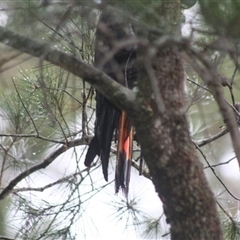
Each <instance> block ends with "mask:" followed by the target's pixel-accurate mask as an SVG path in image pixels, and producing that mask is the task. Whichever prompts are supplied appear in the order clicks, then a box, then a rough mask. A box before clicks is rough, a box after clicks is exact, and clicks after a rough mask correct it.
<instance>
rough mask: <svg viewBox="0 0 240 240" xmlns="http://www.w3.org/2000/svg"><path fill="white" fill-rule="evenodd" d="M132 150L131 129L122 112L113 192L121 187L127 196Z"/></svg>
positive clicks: (127, 119)
mask: <svg viewBox="0 0 240 240" xmlns="http://www.w3.org/2000/svg"><path fill="white" fill-rule="evenodd" d="M132 148H133V127H132V125H131V123H130V120H129V118H128V117H127V116H126V113H125V112H122V114H121V117H120V122H119V132H118V154H117V166H116V175H115V191H116V193H118V191H119V188H120V187H121V188H122V190H123V192H124V193H125V194H126V195H127V194H128V188H129V181H130V172H131V161H132Z"/></svg>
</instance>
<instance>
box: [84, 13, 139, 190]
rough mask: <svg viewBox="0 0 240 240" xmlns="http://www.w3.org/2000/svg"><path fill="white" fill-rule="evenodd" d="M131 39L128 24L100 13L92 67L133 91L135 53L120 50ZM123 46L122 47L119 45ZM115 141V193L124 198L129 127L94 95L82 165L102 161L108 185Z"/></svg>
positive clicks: (130, 136)
mask: <svg viewBox="0 0 240 240" xmlns="http://www.w3.org/2000/svg"><path fill="white" fill-rule="evenodd" d="M132 37H133V31H132V29H131V26H130V24H128V23H126V22H124V21H123V19H121V18H119V17H118V16H116V15H115V14H113V13H103V14H102V15H101V17H100V20H99V23H98V27H97V31H96V45H95V61H94V66H95V67H96V68H98V69H100V70H102V71H104V72H105V73H106V74H108V75H109V76H110V77H111V78H112V79H114V80H115V81H117V82H119V83H121V84H122V85H124V86H126V87H128V88H130V89H131V88H133V84H134V81H135V79H136V68H135V66H134V64H135V60H136V50H135V48H134V46H132V45H126V46H123V47H120V45H121V44H122V43H124V41H126V40H128V39H130V38H132ZM123 45H124V44H123ZM114 133H115V140H116V141H117V145H118V148H117V165H116V174H115V186H116V192H118V191H119V188H120V187H121V188H122V189H123V191H124V192H125V193H126V194H127V192H128V185H129V179H130V166H131V158H132V141H133V127H132V124H131V121H130V119H129V118H128V117H127V115H126V113H125V112H124V111H121V110H120V109H118V108H117V107H116V106H114V105H113V104H112V103H111V102H110V101H109V100H108V99H106V98H105V97H104V96H103V95H102V94H101V93H99V92H98V91H96V120H95V129H94V137H93V139H92V141H91V143H90V145H89V149H88V152H87V155H86V158H85V165H86V166H90V165H91V163H92V162H93V160H94V158H95V156H96V155H98V156H100V159H101V161H102V169H103V175H104V178H105V180H106V181H108V163H109V155H110V149H111V142H112V140H113V139H114Z"/></svg>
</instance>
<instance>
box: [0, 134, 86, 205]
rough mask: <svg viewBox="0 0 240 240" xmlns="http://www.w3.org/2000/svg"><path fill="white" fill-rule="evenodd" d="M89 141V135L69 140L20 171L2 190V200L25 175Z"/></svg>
mask: <svg viewBox="0 0 240 240" xmlns="http://www.w3.org/2000/svg"><path fill="white" fill-rule="evenodd" d="M88 143H89V137H83V138H80V139H76V140H72V141H69V142H68V143H66V144H64V145H61V146H60V147H59V148H58V149H57V150H56V151H54V152H52V153H51V154H50V155H49V156H48V157H47V158H45V159H43V161H42V162H41V163H39V164H36V165H34V166H32V167H31V168H29V169H26V170H25V171H23V172H22V173H20V174H19V175H18V176H17V177H15V178H14V179H13V180H12V181H11V182H10V183H9V184H8V186H7V187H6V188H4V190H3V191H2V192H1V194H0V200H1V199H3V198H5V197H6V196H7V195H9V194H10V193H11V192H12V190H13V188H14V187H15V186H16V185H17V184H18V183H19V182H20V181H22V180H23V179H24V178H25V177H27V176H29V175H30V174H32V173H34V172H36V171H38V170H40V169H43V168H46V167H47V166H48V165H50V164H51V163H52V162H53V161H54V160H55V159H56V158H57V157H58V156H60V155H61V154H62V153H64V152H66V151H67V150H68V149H70V148H72V147H76V146H79V145H86V144H88Z"/></svg>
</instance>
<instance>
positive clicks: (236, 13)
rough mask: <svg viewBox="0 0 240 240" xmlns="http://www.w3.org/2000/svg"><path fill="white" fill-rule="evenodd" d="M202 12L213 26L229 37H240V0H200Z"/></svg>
mask: <svg viewBox="0 0 240 240" xmlns="http://www.w3.org/2000/svg"><path fill="white" fill-rule="evenodd" d="M199 4H200V6H201V10H202V14H203V16H204V17H205V19H206V21H207V22H208V23H209V24H210V25H211V26H212V28H213V29H214V30H216V31H218V32H220V33H222V34H225V35H227V36H228V37H230V36H231V37H239V36H240V30H239V24H240V2H239V1H235V0H228V1H226V0H219V1H211V0H200V1H199Z"/></svg>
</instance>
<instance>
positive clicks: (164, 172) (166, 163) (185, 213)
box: [135, 48, 222, 240]
mask: <svg viewBox="0 0 240 240" xmlns="http://www.w3.org/2000/svg"><path fill="white" fill-rule="evenodd" d="M152 68H153V69H154V72H155V75H156V78H157V81H158V87H159V88H158V90H159V94H160V96H161V98H162V100H163V103H162V104H163V105H164V106H165V107H164V111H163V112H160V111H159V109H158V107H157V104H158V103H157V101H156V99H152V100H151V105H149V106H148V107H147V105H148V104H147V102H148V103H149V102H150V99H148V100H147V99H146V98H144V97H143V98H142V99H143V104H142V106H143V112H145V114H144V117H141V118H138V119H141V121H138V120H137V119H135V126H136V130H137V135H138V140H139V142H140V144H141V146H142V152H143V156H144V158H145V161H146V163H147V165H148V168H149V170H150V174H151V176H152V179H153V183H154V185H155V188H156V191H157V193H158V195H159V197H160V199H161V200H162V202H163V206H164V211H165V214H166V217H167V221H168V223H169V224H170V226H171V239H173V240H174V239H184V240H187V239H189V240H190V239H191V240H192V239H195V240H197V239H199V240H200V239H205V240H209V239H212V240H213V239H216V240H221V239H222V233H221V227H220V222H219V219H218V214H217V208H216V202H215V199H214V196H213V193H212V192H211V190H210V188H209V185H208V183H207V181H206V178H205V175H204V171H203V166H202V164H201V163H200V161H199V159H198V157H197V155H196V151H195V148H194V146H193V144H192V141H191V139H190V135H189V130H188V123H187V119H186V116H185V112H184V104H185V93H184V72H183V65H182V62H181V60H180V58H179V55H178V52H177V50H176V49H174V48H169V49H164V50H162V49H160V50H158V52H157V54H156V56H155V57H154V58H153V59H152ZM146 79H147V78H145V79H144V78H143V79H142V80H140V84H141V85H143V86H142V87H141V88H142V89H144V88H145V89H146V88H147V85H149V83H148V82H147V81H145V80H146ZM144 85H145V87H144ZM146 109H147V111H146Z"/></svg>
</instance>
